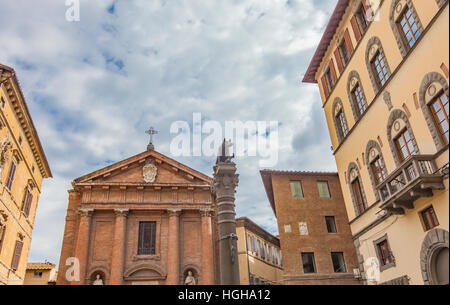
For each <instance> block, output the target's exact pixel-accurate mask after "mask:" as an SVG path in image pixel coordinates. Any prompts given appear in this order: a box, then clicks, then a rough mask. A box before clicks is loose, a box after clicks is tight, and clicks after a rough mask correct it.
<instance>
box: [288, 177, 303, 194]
mask: <svg viewBox="0 0 450 305" xmlns="http://www.w3.org/2000/svg"><path fill="white" fill-rule="evenodd" d="M297 183H298V185H299V187H300V195H299V196H295V194H294V188H293V185H294V184H297ZM289 185H290V188H291V196H292V198H305V194H304V193H303V185H302V181H301V180H290V181H289Z"/></svg>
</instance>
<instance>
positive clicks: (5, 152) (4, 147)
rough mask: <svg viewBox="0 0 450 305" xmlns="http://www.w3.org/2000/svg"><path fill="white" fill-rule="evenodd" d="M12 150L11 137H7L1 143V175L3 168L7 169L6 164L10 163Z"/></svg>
mask: <svg viewBox="0 0 450 305" xmlns="http://www.w3.org/2000/svg"><path fill="white" fill-rule="evenodd" d="M11 149H12V143H11V141H10V140H9V136H8V135H7V136H6V137H5V138H4V139H3V140H2V141H1V142H0V173H1V172H2V170H3V168H4V167H5V164H6V163H7V162H8V159H9V152H10V151H11Z"/></svg>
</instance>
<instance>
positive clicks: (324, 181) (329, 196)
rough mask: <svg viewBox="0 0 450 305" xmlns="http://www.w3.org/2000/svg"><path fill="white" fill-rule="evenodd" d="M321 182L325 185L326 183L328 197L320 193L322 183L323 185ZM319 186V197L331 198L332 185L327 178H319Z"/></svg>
mask: <svg viewBox="0 0 450 305" xmlns="http://www.w3.org/2000/svg"><path fill="white" fill-rule="evenodd" d="M321 184H322V185H323V184H325V185H326V190H327V192H328V196H326V197H323V196H321V193H320V185H321ZM317 188H318V191H319V198H331V192H330V186H329V184H328V181H327V180H317Z"/></svg>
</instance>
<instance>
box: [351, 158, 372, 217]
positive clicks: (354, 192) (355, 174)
mask: <svg viewBox="0 0 450 305" xmlns="http://www.w3.org/2000/svg"><path fill="white" fill-rule="evenodd" d="M347 175H348V177H347V179H348V182H349V185H350V194H351V196H352V200H353V206H354V208H355V214H356V216H359V215H361V214H362V213H364V211H365V210H367V200H366V194H365V193H364V188H363V186H362V180H361V175H360V174H359V169H358V166H357V165H356V164H355V163H354V162H352V163H350V165H349V166H348V172H347Z"/></svg>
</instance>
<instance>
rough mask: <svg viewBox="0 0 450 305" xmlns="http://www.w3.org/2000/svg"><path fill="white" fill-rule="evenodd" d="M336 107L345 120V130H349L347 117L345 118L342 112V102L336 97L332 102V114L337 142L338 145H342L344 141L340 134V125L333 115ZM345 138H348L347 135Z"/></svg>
mask: <svg viewBox="0 0 450 305" xmlns="http://www.w3.org/2000/svg"><path fill="white" fill-rule="evenodd" d="M338 106H340V107H341V109H342V113H343V114H344V118H345V123H346V124H347V130H349V129H348V122H347V117H346V115H345V111H344V105H343V104H342V100H341V99H340V98H338V97H337V98H335V99H334V102H333V107H332V114H333V122H334V129H335V130H336V135H337V138H338V141H339V143H342V142H343V141H344V139H345V137H344V135H343V133H342V129H341V124H340V123H339V122H338V120H337V117H336V115H335V112H336V108H337V107H338ZM347 136H348V134H347Z"/></svg>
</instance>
